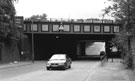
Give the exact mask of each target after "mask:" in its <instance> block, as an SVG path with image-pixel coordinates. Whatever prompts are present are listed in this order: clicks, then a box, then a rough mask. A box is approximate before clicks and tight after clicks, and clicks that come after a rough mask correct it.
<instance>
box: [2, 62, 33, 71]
mask: <svg viewBox="0 0 135 81" xmlns="http://www.w3.org/2000/svg"><path fill="white" fill-rule="evenodd" d="M30 64H33V62H32V61H24V62H18V61H14V62H9V63H5V64H0V70H2V69H8V68H14V67H21V66H25V65H30Z"/></svg>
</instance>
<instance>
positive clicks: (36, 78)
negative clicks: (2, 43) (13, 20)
mask: <svg viewBox="0 0 135 81" xmlns="http://www.w3.org/2000/svg"><path fill="white" fill-rule="evenodd" d="M99 64H100V63H99V61H90V60H85V61H73V63H72V66H71V69H67V70H59V69H57V70H49V71H48V70H46V68H45V62H35V63H34V64H30V65H25V66H20V67H14V68H8V69H2V70H0V81H87V80H88V77H89V76H90V75H91V74H92V73H94V71H95V69H96V67H97V66H98V65H99Z"/></svg>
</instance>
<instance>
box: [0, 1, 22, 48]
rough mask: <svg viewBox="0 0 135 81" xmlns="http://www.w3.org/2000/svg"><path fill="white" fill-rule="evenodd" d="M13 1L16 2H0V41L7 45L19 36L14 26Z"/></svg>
mask: <svg viewBox="0 0 135 81" xmlns="http://www.w3.org/2000/svg"><path fill="white" fill-rule="evenodd" d="M15 1H18V0H0V39H1V40H0V41H3V42H5V44H7V45H10V44H9V43H10V41H12V40H16V39H18V38H19V37H18V34H21V32H19V30H18V29H17V27H16V26H15V13H16V12H15V7H14V2H15ZM18 32H19V33H18Z"/></svg>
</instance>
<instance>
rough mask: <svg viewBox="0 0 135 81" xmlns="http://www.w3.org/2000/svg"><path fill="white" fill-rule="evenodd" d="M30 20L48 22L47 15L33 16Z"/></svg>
mask: <svg viewBox="0 0 135 81" xmlns="http://www.w3.org/2000/svg"><path fill="white" fill-rule="evenodd" d="M29 19H30V20H42V21H46V20H47V15H46V14H45V13H44V14H42V15H32V16H31V17H30V18H29Z"/></svg>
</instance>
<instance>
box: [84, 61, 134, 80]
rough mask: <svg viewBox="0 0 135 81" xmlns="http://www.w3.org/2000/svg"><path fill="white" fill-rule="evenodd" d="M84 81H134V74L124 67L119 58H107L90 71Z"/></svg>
mask: <svg viewBox="0 0 135 81" xmlns="http://www.w3.org/2000/svg"><path fill="white" fill-rule="evenodd" d="M86 81H135V74H134V73H133V72H132V70H130V69H125V68H124V65H123V63H121V60H120V59H114V60H113V62H112V60H111V59H110V60H108V62H106V63H105V64H104V65H102V66H99V67H97V68H96V69H95V71H94V72H93V73H90V76H89V78H88V79H87V80H86Z"/></svg>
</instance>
